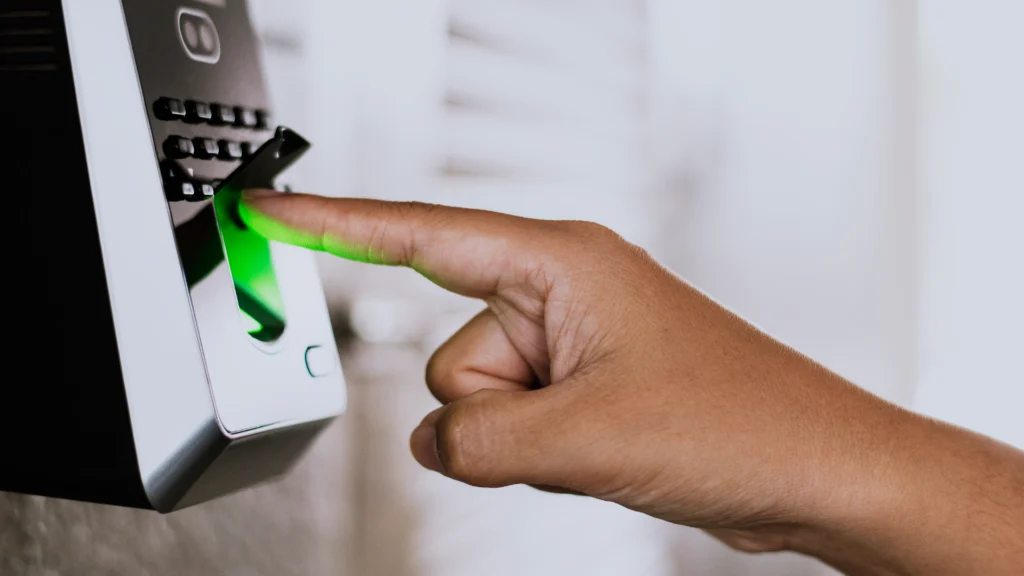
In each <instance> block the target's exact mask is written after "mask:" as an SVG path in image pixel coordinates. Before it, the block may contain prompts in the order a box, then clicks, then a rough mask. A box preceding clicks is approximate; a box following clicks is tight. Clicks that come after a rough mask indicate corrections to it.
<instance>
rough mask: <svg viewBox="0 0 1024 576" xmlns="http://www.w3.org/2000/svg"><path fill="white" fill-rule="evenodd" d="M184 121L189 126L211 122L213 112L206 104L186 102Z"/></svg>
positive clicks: (192, 101) (193, 101)
mask: <svg viewBox="0 0 1024 576" xmlns="http://www.w3.org/2000/svg"><path fill="white" fill-rule="evenodd" d="M185 111H186V115H185V121H186V122H188V123H189V124H204V123H208V122H210V121H211V120H213V110H211V109H210V105H209V104H207V103H206V102H197V101H195V100H188V101H187V102H185Z"/></svg>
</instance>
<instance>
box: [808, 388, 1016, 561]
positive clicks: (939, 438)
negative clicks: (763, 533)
mask: <svg viewBox="0 0 1024 576" xmlns="http://www.w3.org/2000/svg"><path fill="white" fill-rule="evenodd" d="M871 421H872V422H873V426H872V427H871V428H872V430H869V431H865V432H864V434H865V435H866V440H867V442H865V443H864V444H862V445H861V447H860V448H859V449H857V450H851V451H849V452H847V456H848V457H847V458H846V460H845V462H837V463H836V464H835V467H836V468H835V470H834V473H835V476H834V478H838V479H839V480H838V481H837V482H836V483H835V486H834V487H833V488H832V489H831V490H825V491H824V492H823V494H824V496H823V498H822V500H821V507H820V508H819V512H820V513H819V514H818V516H817V517H816V518H815V519H814V520H813V521H811V522H808V523H807V524H806V525H804V526H802V527H800V528H799V529H797V530H795V531H794V534H793V536H792V538H791V544H792V546H791V549H792V550H793V551H796V552H800V553H804V554H807V555H811V556H814V557H817V558H819V559H821V560H822V561H824V562H826V563H828V564H830V565H832V566H834V567H835V568H837V569H839V570H842V571H843V572H844V573H846V574H883V575H887V574H894V575H902V574H908V575H909V574H929V575H935V576H941V575H945V574H950V575H953V574H968V573H984V574H993V575H994V574H1010V573H1013V572H1012V571H1013V570H1016V569H1017V568H1016V567H1017V566H1018V565H1019V563H1020V560H1021V555H1022V554H1024V549H1022V544H1021V543H1022V542H1024V531H1022V528H1021V527H1024V461H1022V458H1024V456H1022V455H1021V453H1020V452H1017V451H1015V450H1013V449H1012V448H1009V447H1007V446H1004V445H1002V444H999V443H998V442H995V441H992V440H990V439H988V438H985V437H982V436H979V435H976V434H973V433H971V432H968V431H965V430H960V429H957V428H955V427H952V426H948V425H945V424H942V423H939V422H935V421H933V420H930V419H927V418H924V417H921V416H918V415H915V414H912V413H909V412H906V411H903V410H900V409H898V408H895V407H892V406H885V407H884V408H883V409H882V410H880V412H879V413H878V414H877V415H876V418H875V419H872V420H871Z"/></svg>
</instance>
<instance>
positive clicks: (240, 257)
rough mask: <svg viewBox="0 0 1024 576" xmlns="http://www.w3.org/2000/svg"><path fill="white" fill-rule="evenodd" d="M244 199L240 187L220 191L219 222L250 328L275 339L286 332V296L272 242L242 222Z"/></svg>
mask: <svg viewBox="0 0 1024 576" xmlns="http://www.w3.org/2000/svg"><path fill="white" fill-rule="evenodd" d="M240 199H241V191H238V190H231V189H225V190H221V191H220V192H218V193H217V196H216V197H215V198H214V201H213V203H214V208H215V209H216V212H217V224H218V225H219V227H220V233H221V238H222V239H223V241H224V251H225V253H226V254H227V258H228V266H229V267H230V268H231V277H232V278H233V279H234V282H235V296H236V297H237V300H238V308H239V312H240V313H241V314H242V318H243V322H244V325H245V326H246V331H247V332H249V334H250V335H251V336H252V337H253V338H255V339H256V340H259V341H261V342H272V341H274V340H277V339H278V338H279V337H280V336H281V334H283V333H284V327H285V318H286V316H285V309H284V299H283V298H282V297H281V290H280V288H279V287H278V284H277V276H276V274H275V273H274V261H273V258H272V255H271V251H270V242H269V241H268V240H267V239H266V238H264V237H263V236H261V235H259V234H257V233H256V232H254V231H253V230H251V229H249V227H247V226H246V225H245V224H244V223H243V222H242V220H241V218H240V214H239V201H240Z"/></svg>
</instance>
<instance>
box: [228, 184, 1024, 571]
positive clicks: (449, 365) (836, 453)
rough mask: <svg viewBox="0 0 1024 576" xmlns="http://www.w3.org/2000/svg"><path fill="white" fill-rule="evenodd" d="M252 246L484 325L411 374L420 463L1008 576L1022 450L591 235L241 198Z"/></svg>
mask: <svg viewBox="0 0 1024 576" xmlns="http://www.w3.org/2000/svg"><path fill="white" fill-rule="evenodd" d="M240 211H241V214H242V217H243V219H244V221H245V222H246V223H247V224H248V226H250V227H251V228H253V229H254V230H256V231H258V232H260V233H262V234H264V235H265V236H267V237H269V238H271V239H275V240H279V241H283V242H289V243H292V244H296V245H300V246H305V247H307V248H310V249H314V250H322V251H326V252H329V253H332V254H336V255H338V256H342V257H345V258H349V259H354V260H359V261H363V262H370V263H375V264H384V265H397V266H408V267H410V268H412V269H414V270H416V271H418V272H419V273H421V274H423V275H424V276H426V277H427V278H429V279H430V280H432V281H433V282H434V283H436V284H437V285H439V286H440V287H442V288H444V289H447V290H450V291H452V292H455V293H458V294H461V295H463V296H467V297H470V298H477V299H480V300H482V301H483V302H485V303H486V305H487V306H486V309H485V310H484V311H483V312H481V313H480V314H479V315H478V316H476V317H475V318H474V319H472V320H471V321H470V322H469V323H468V324H466V326H464V327H463V328H462V329H461V330H460V331H459V332H458V333H456V334H455V335H454V336H452V338H451V339H450V340H449V341H448V342H447V343H445V344H444V345H443V346H442V347H441V348H440V349H439V350H438V351H437V352H436V353H435V354H434V356H433V358H432V359H431V360H430V363H429V364H428V367H427V378H426V379H427V385H428V386H429V388H430V390H431V391H432V392H433V394H434V396H436V397H437V399H438V400H439V401H440V402H441V404H442V407H441V408H439V409H438V410H436V411H435V412H433V413H431V414H429V415H427V417H426V418H425V419H424V420H423V422H422V423H421V424H420V425H419V427H417V428H416V430H415V431H414V432H413V433H412V438H411V445H412V451H413V455H414V456H415V458H416V459H417V461H419V462H420V463H421V464H422V465H423V466H425V467H427V468H429V469H431V470H434V471H436V472H439V473H441V474H444V475H446V476H448V477H450V478H452V479H455V480H458V481H461V482H465V483H467V484H471V485H474V486H480V487H499V486H507V485H513V484H529V485H533V486H536V487H539V488H541V489H545V490H553V491H559V492H568V493H574V494H582V495H586V496H590V497H594V498H599V499H602V500H607V501H611V502H616V503H618V504H621V505H622V506H625V507H627V508H630V509H633V510H636V511H639V512H643V513H646V514H649V515H651V516H654V517H657V518H661V519H663V520H667V521H669V522H674V523H677V524H683V525H687V526H693V527H697V528H701V529H704V530H706V531H708V532H709V533H711V534H712V535H714V536H716V537H717V538H719V539H721V540H723V541H724V542H726V543H727V544H729V545H730V546H732V547H734V548H737V549H739V550H743V551H747V552H772V551H782V550H790V551H795V552H800V553H803V554H807V555H810V556H814V557H816V558H819V559H821V560H822V561H824V562H826V563H828V564H830V565H832V566H834V567H835V568H837V569H839V570H841V571H843V572H845V573H847V574H851V575H858V574H899V575H902V574H915V575H916V574H922V575H929V576H942V575H946V574H949V575H954V574H955V575H963V574H985V575H1003V574H1018V575H1019V574H1024V453H1022V452H1020V451H1018V450H1016V449H1014V448H1012V447H1010V446H1007V445H1004V444H1001V443H999V442H996V441H994V440H991V439H989V438H986V437H983V436H980V435H977V434H974V433H972V432H969V431H966V430H962V429H959V428H956V427H953V426H950V425H948V424H944V423H941V422H938V421H935V420H932V419H928V418H925V417H922V416H919V415H916V414H913V413H911V412H909V411H906V410H904V409H901V408H899V407H897V406H894V405H892V404H889V403H887V402H885V401H884V400H882V399H880V398H877V397H875V396H873V395H871V394H869V393H867V392H865V391H864V390H861V389H860V388H857V387H856V386H854V385H853V384H851V383H850V382H847V381H845V380H844V379H842V378H841V377H839V376H837V375H836V374H833V373H832V372H829V371H828V370H826V369H825V368H823V367H821V366H820V365H818V364H816V363H815V362H813V361H811V360H810V359H808V358H806V357H804V356H802V355H800V354H799V353H797V352H795V351H794V350H792V349H790V348H788V347H786V346H784V345H783V344H781V343H779V342H777V341H775V340H773V339H772V338H770V337H768V336H767V335H765V334H763V333H761V332H760V331H758V330H757V329H756V328H754V327H753V326H751V325H750V324H748V323H747V322H745V321H744V320H742V319H741V318H739V317H738V316H736V315H734V314H732V313H731V312H729V311H728V310H726V309H725V308H723V307H721V306H719V305H718V304H716V303H715V302H714V301H712V300H710V299H709V298H707V297H706V296H705V295H703V294H702V293H700V292H699V291H697V290H695V289H694V288H692V287H691V286H689V285H688V284H687V283H686V282H684V281H683V280H681V279H680V278H679V277H677V276H676V275H674V274H673V273H671V272H670V271H668V270H666V269H665V268H664V267H662V266H660V265H659V264H658V263H657V262H655V261H654V260H653V259H652V258H651V257H650V256H648V255H647V254H646V253H645V252H644V251H643V250H641V249H639V248H637V247H636V246H633V245H631V244H629V243H627V242H626V241H624V240H623V239H621V238H620V237H618V236H617V235H615V234H614V233H613V232H611V231H609V230H607V229H606V228H603V227H601V226H598V225H596V224H591V223H584V222H554V221H542V220H530V219H524V218H517V217H513V216H508V215H504V214H497V213H491V212H483V211H474V210H465V209H457V208H448V207H441V206H433V205H427V204H419V203H389V202H380V201H373V200H356V199H327V198H322V197H318V196H312V195H301V194H279V193H276V192H272V191H250V192H247V193H246V195H245V197H244V199H243V203H242V205H241V207H240Z"/></svg>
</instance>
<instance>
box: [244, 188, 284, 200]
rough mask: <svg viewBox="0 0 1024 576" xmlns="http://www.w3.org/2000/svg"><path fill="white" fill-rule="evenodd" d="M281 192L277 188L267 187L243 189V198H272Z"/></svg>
mask: <svg viewBox="0 0 1024 576" xmlns="http://www.w3.org/2000/svg"><path fill="white" fill-rule="evenodd" d="M279 194H281V193H280V192H278V191H277V190H266V189H254V190H243V191H242V199H243V200H260V199H262V198H271V197H273V196H277V195H279Z"/></svg>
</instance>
